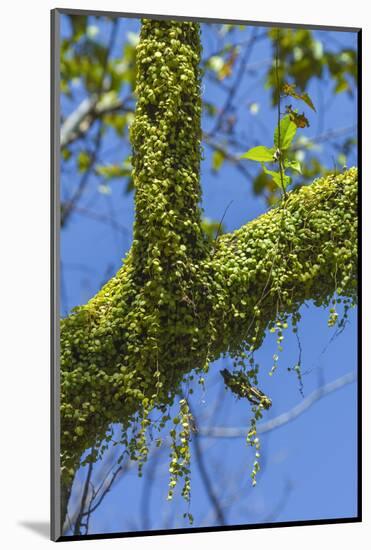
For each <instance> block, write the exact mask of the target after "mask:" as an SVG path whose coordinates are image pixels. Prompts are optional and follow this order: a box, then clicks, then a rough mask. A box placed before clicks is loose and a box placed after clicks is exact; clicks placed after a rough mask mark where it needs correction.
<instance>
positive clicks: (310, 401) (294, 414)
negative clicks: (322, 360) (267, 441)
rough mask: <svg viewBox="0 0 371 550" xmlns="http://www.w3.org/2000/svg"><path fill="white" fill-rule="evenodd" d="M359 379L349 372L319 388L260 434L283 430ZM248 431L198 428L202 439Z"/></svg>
mask: <svg viewBox="0 0 371 550" xmlns="http://www.w3.org/2000/svg"><path fill="white" fill-rule="evenodd" d="M356 379H357V377H356V374H355V373H354V372H349V373H348V374H345V375H344V376H342V377H340V378H337V379H336V380H334V381H333V382H329V383H328V384H326V385H325V386H322V387H320V388H318V389H317V390H315V391H313V392H312V393H311V394H310V395H308V397H306V398H305V399H304V400H303V401H301V402H300V403H299V404H298V405H296V406H295V407H293V408H292V409H290V410H289V411H287V412H285V413H282V414H280V415H279V416H276V418H273V419H272V420H268V421H267V422H263V423H261V424H258V431H259V433H260V434H263V433H267V432H271V431H272V430H275V429H277V428H281V427H282V426H284V425H285V424H288V423H289V422H292V421H293V420H295V419H296V418H298V417H299V416H300V415H302V414H303V413H304V412H305V411H307V410H308V409H309V408H310V407H312V406H313V405H314V403H316V402H317V401H319V400H320V399H323V398H324V397H326V396H327V395H329V394H331V393H333V392H335V391H337V390H340V389H341V388H343V387H344V386H347V385H348V384H352V383H353V382H355V381H356ZM246 430H247V427H246V426H243V427H222V426H220V427H219V426H213V427H209V428H203V427H199V428H198V435H199V436H201V437H211V438H228V439H232V438H239V437H246Z"/></svg>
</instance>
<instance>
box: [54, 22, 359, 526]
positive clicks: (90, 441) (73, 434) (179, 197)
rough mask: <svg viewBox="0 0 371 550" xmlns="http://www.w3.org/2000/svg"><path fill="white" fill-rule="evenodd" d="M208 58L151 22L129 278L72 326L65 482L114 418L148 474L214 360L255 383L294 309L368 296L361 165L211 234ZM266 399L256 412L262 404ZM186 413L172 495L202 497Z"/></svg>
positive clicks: (195, 43) (181, 30)
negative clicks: (363, 271)
mask: <svg viewBox="0 0 371 550" xmlns="http://www.w3.org/2000/svg"><path fill="white" fill-rule="evenodd" d="M199 59H200V37H199V28H198V25H197V24H193V23H183V22H171V21H170V22H169V21H161V22H159V21H149V20H145V21H143V25H142V31H141V39H140V42H139V45H138V48H137V65H138V73H137V95H138V105H137V111H136V116H135V120H134V123H133V125H132V127H131V140H132V143H133V147H134V152H133V161H132V162H133V180H134V185H135V189H136V222H135V227H134V241H133V245H132V248H131V250H130V252H129V253H128V255H127V257H126V258H125V260H124V263H123V266H122V267H121V269H120V270H119V271H118V273H117V274H116V275H115V276H114V277H113V278H112V279H111V280H110V281H109V282H108V283H107V284H106V285H105V286H104V287H103V288H102V289H101V290H100V291H99V292H98V294H97V295H96V296H95V297H94V298H92V299H91V300H90V301H89V302H88V303H87V304H86V305H84V306H81V307H78V308H76V309H75V310H74V312H73V313H72V314H71V315H70V316H69V317H67V318H66V319H63V320H62V321H61V409H60V410H61V448H62V457H61V462H62V483H64V484H66V485H68V484H70V483H71V481H72V478H73V475H74V472H75V471H76V469H77V467H78V465H79V463H80V457H81V455H82V454H83V452H84V451H86V450H87V449H93V451H92V453H91V458H90V459H91V460H95V459H97V456H98V455H97V451H96V449H98V448H100V449H102V448H104V447H106V446H107V444H108V443H109V442H110V441H112V434H110V432H107V429H108V427H109V426H110V424H112V423H121V425H122V431H123V436H122V441H123V443H125V445H126V446H127V448H128V452H129V455H130V457H131V458H132V459H133V460H137V461H138V463H139V471H140V472H141V468H142V465H143V464H144V462H145V460H146V458H147V456H148V449H149V444H150V440H151V435H150V434H151V431H152V428H156V430H158V431H160V430H162V429H164V428H165V427H167V426H168V424H169V421H170V420H171V418H170V416H171V415H170V412H169V411H171V406H172V405H173V403H174V400H175V399H176V396H177V395H178V394H179V391H180V388H181V386H182V384H183V382H184V381H186V377H187V376H188V375H189V374H190V373H191V372H195V373H196V374H197V375H198V376H199V377H200V382H201V383H203V382H202V381H203V375H204V373H205V372H207V370H208V366H209V362H210V361H212V360H215V359H217V358H218V357H220V356H221V355H222V354H224V353H229V354H230V355H231V356H232V357H233V358H235V361H236V362H237V363H238V364H239V366H241V365H243V364H244V363H245V361H247V362H248V363H249V367H248V372H249V380H251V382H252V383H254V384H255V385H257V384H258V379H257V378H258V365H257V364H256V363H255V360H254V357H253V352H254V351H255V350H256V349H258V348H259V347H260V345H261V343H262V341H263V338H264V335H265V332H266V330H267V329H268V328H270V326H271V323H272V322H276V321H279V320H282V318H283V314H284V313H286V314H287V315H290V316H291V317H292V320H294V318H295V316H297V315H298V310H299V308H300V306H301V304H302V303H303V302H304V301H305V300H308V299H312V300H314V302H315V304H316V305H318V306H320V305H322V306H327V305H329V303H330V300H331V299H332V296H333V295H334V293H336V294H337V298H336V299H337V300H338V299H339V300H344V299H346V300H348V301H349V304H348V305H349V306H351V305H352V304H353V303H354V302H355V300H356V266H357V263H356V255H357V242H356V241H357V229H356V227H357V219H356V200H357V177H358V176H357V170H356V169H351V170H349V171H347V172H345V173H343V174H339V175H337V176H330V177H328V178H324V179H322V180H318V181H317V182H315V183H314V184H313V185H312V186H309V187H304V188H302V189H300V190H299V191H297V192H296V191H295V192H290V193H289V194H288V196H287V197H286V200H285V201H284V202H283V203H282V204H281V205H279V207H277V208H275V209H272V210H271V211H270V212H268V213H267V214H265V215H263V216H261V217H260V218H258V219H256V220H254V221H253V222H251V223H249V224H247V225H246V226H244V227H242V228H240V229H238V230H237V231H234V232H233V233H230V234H227V235H222V236H219V237H218V239H217V240H216V242H215V243H214V245H213V246H212V245H211V244H210V241H209V239H208V238H207V237H206V236H205V235H204V233H203V231H202V225H201V212H200V208H199V202H200V198H201V191H200V185H199V163H200V156H201V155H200V139H201V130H200V116H201V99H200V95H201V94H200V81H199ZM293 322H294V321H293ZM277 326H278V325H277ZM255 406H257V407H258V408H257V410H256V411H255V419H257V418H258V416H259V414H260V412H262V411H261V410H260V408H259V407H260V404H259V405H255ZM155 409H156V413H158V411H160V413H161V415H160V419H159V420H156V421H154V420H153V418H154V415H152V414H151V413H152V411H154V410H155ZM257 415H258V416H257ZM156 416H157V417H158V414H156ZM178 417H179V422H178V424H177V423H176V422H175V424H174V426H175V432H172V436H174V437H173V446H172V456H171V463H170V468H171V470H172V471H170V476H171V478H170V481H171V490H172V491H173V490H174V487H175V485H174V482H175V484H176V482H177V480H178V479H179V478H180V477H183V480H184V485H183V491H182V492H183V496H184V498H185V499H186V500H189V495H190V479H189V471H188V470H189V445H188V442H189V438H190V423H191V417H190V415H189V410H188V404H187V403H186V402H183V401H181V403H180V412H179V415H178ZM177 426H178V427H177ZM172 429H174V428H173V427H172ZM251 437H252V436H251ZM254 440H255V438H254ZM158 441H159V440H158ZM100 444H101V447H99V445H100ZM256 451H257V452H258V449H256ZM257 458H258V457H257ZM187 517H188V518H189V520H190V521H191V518H190V517H189V516H187Z"/></svg>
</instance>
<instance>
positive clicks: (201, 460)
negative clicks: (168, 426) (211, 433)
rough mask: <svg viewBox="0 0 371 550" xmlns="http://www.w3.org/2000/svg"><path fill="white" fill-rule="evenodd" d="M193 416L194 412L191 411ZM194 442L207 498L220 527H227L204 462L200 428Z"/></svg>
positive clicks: (195, 433)
mask: <svg viewBox="0 0 371 550" xmlns="http://www.w3.org/2000/svg"><path fill="white" fill-rule="evenodd" d="M191 414H192V411H191ZM192 416H193V414H192ZM193 418H195V417H194V416H193ZM192 441H193V446H194V449H195V458H196V460H197V466H198V469H199V472H200V476H201V479H202V481H203V484H204V487H205V490H206V493H207V496H208V497H209V500H210V502H211V504H212V505H213V507H214V510H215V514H216V517H217V519H218V523H219V525H225V523H226V518H225V515H224V511H223V509H222V507H221V505H220V502H219V499H218V497H217V495H216V493H215V491H214V488H213V484H212V481H211V479H210V477H209V473H208V471H207V468H206V464H205V461H204V453H203V451H202V449H201V444H200V440H199V434H198V428H197V427H196V430H195V432H194V435H193V438H192Z"/></svg>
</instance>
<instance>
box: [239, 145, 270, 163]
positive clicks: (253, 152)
mask: <svg viewBox="0 0 371 550" xmlns="http://www.w3.org/2000/svg"><path fill="white" fill-rule="evenodd" d="M273 155H274V149H268V147H264V145H258V147H253V148H252V149H249V150H248V151H247V152H246V153H244V154H243V155H241V157H240V158H242V159H248V160H255V161H257V162H273V160H274V159H273Z"/></svg>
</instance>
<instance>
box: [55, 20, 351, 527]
mask: <svg viewBox="0 0 371 550" xmlns="http://www.w3.org/2000/svg"><path fill="white" fill-rule="evenodd" d="M90 23H91V25H93V26H96V27H97V28H98V30H99V33H98V35H97V36H98V37H99V39H101V40H102V41H103V42H105V43H106V41H107V33H108V30H109V23H107V22H104V23H101V22H98V21H97V20H96V19H91V21H90ZM202 27H203V28H202V39H203V45H204V55H208V53H209V52H210V51H212V48H213V46H214V44H213V43H212V39H211V38H210V31H209V30H208V29H205V26H204V25H203V26H202ZM138 30H139V22H138V21H136V20H127V19H126V20H125V19H122V20H121V21H120V27H119V32H118V38H117V43H116V45H115V50H114V56H118V55H120V52H121V51H122V46H123V44H124V43H125V41H126V40H127V37H128V35H127V33H128V32H138ZM251 32H252V28H251V27H247V28H246V29H244V30H239V31H236V33H239V34H238V40H245V39H246V38H248V37H249V36H250V35H251ZM257 32H258V33H263V32H264V29H262V28H261V29H259V28H258V29H257ZM67 33H69V23H68V21H67V20H66V19H65V18H62V36H63V35H66V34H67ZM315 36H316V39H317V40H318V41H319V42H321V43H323V44H324V45H325V46H326V47H327V48H330V49H331V50H332V51H334V52H336V51H338V50H339V47H340V46H341V47H344V46H347V47H352V48H356V35H355V34H352V33H340V32H331V33H330V32H327V31H326V32H325V31H316V32H315ZM235 38H236V40H237V35H235ZM270 57H271V50H270V41H268V40H267V39H264V40H261V41H259V42H257V44H256V45H255V48H254V50H253V52H252V56H251V59H250V63H251V64H254V65H255V66H256V67H257V68H256V73H255V74H254V77H253V78H252V77H251V75H246V77H245V79H244V81H243V83H242V86H241V88H240V91H239V94H238V101H237V104H238V106H239V108H238V122H237V130H238V131H239V132H240V133H245V134H246V135H247V136H248V139H249V142H250V146H253V145H257V144H266V145H268V146H270V144H271V140H272V138H271V136H272V134H273V128H274V125H275V121H276V111H275V110H274V109H272V107H271V102H270V91H269V90H267V89H265V88H264V79H265V73H266V70H267V59H269V58H270ZM332 90H333V83H332V82H331V81H330V79H329V78H328V76H327V75H326V76H325V78H324V79H323V80H322V82H321V83H320V84H319V83H318V82H317V81H315V80H313V81H311V83H310V85H309V87H308V90H307V91H308V92H309V94H310V96H311V98H312V100H313V102H314V104H315V105H316V106H317V115H315V114H311V116H310V123H311V126H310V128H308V129H306V130H305V131H302V130H301V131H300V132H301V133H302V134H303V135H306V136H307V137H309V138H312V137H315V136H317V135H318V134H321V135H322V134H325V133H326V132H328V131H332V130H338V129H340V130H341V129H348V133H345V134H344V138H345V137H351V136H352V135H354V136H355V132H356V130H355V126H356V122H357V111H356V101H355V99H354V98H351V97H349V96H348V95H347V94H345V93H343V94H337V95H334V93H333V91H332ZM123 93H125V91H123ZM223 94H224V92H223V91H221V89H220V87H217V86H215V85H213V84H212V83H211V82H209V81H206V80H205V81H204V83H203V99H204V100H206V101H213V102H214V103H216V104H218V105H220V104H222V103H223V101H224V97H225V96H224V95H223ZM84 97H85V92H84V90H83V89H82V88H81V86H79V83H78V82H76V85H75V89H74V99H73V101H67V100H64V99H63V101H62V113H63V114H64V115H66V114H68V113H69V112H71V111H73V110H74V108H76V106H77V105H78V103H79V102H80V101H81V99H83V98H84ZM251 103H257V104H258V106H259V110H258V113H257V114H252V113H251V111H250V110H249V105H250V104H251ZM209 124H210V121H209V120H207V119H206V118H205V119H204V120H203V128H204V129H206V130H207V129H208V126H209ZM349 129H350V130H349ZM267 132H268V134H267ZM240 152H241V153H242V152H243V151H240ZM204 153H205V160H204V161H203V163H202V190H203V203H202V206H203V209H204V213H205V215H206V216H207V217H209V218H211V219H215V220H220V219H221V217H222V215H223V213H224V211H225V208H226V206H227V205H228V204H229V203H230V202H231V201H233V202H232V203H231V205H230V207H229V208H228V211H227V213H226V215H225V218H224V224H225V227H226V230H228V231H230V230H233V229H235V228H237V227H240V226H241V225H243V224H245V223H247V222H248V221H249V220H251V219H253V218H254V217H256V216H257V215H259V214H260V213H262V212H264V211H265V210H266V209H267V206H266V203H265V200H264V199H263V198H262V197H256V196H255V195H254V194H253V192H252V189H251V181H248V180H247V179H246V177H245V176H243V175H242V174H241V173H240V172H238V171H237V170H236V169H235V167H234V166H232V165H230V164H228V163H224V164H223V166H222V168H221V170H220V172H219V173H218V174H217V175H213V174H212V173H211V171H210V166H211V152H210V150H209V149H208V147H205V149H204ZM129 154H130V150H129V148H128V147H127V145H125V144H124V143H123V142H122V141H119V140H118V139H117V138H116V137H115V135H114V134H113V132H112V133H110V132H109V133H108V134H107V136H106V137H105V141H104V147H103V148H102V154H101V157H100V161H101V162H102V163H107V164H108V163H110V162H120V161H122V160H123V159H125V158H126V157H127V156H128V155H129ZM317 154H318V156H319V158H320V159H321V161H322V162H323V163H324V164H325V165H326V166H328V167H332V166H333V158H334V147H333V145H332V143H331V142H324V143H322V145H321V148H319V149H318V151H317ZM243 162H246V161H243ZM347 163H348V166H352V165H355V164H356V163H357V161H356V157H355V152H354V151H353V152H352V153H351V155H350V156H349V158H348V159H347ZM246 167H247V168H248V169H249V170H250V171H251V172H252V173H254V170H255V166H254V163H249V165H248V164H246ZM79 177H80V175H79V174H78V173H76V171H73V170H72V171H71V170H70V171H68V172H67V173H62V176H61V194H62V198H63V197H66V196H68V194H69V193H70V192H71V190H73V189H74V187H75V186H76V185H77V183H78V181H79ZM99 183H100V182H99V180H98V179H97V178H95V177H92V178H91V181H89V185H88V187H87V191H86V193H85V194H84V196H83V197H82V200H81V203H80V205H79V206H80V207H81V209H82V210H83V209H91V210H93V211H94V212H95V213H96V214H99V215H100V216H107V217H111V218H113V219H114V220H115V221H116V222H117V223H118V224H119V225H120V229H117V228H113V227H112V226H110V225H109V224H106V223H101V222H100V221H97V220H96V219H92V218H91V217H86V216H84V215H81V214H79V213H78V212H75V213H74V214H73V215H72V217H71V218H70V220H69V223H68V224H67V226H66V227H65V228H64V229H63V231H62V232H61V265H62V286H61V314H62V315H66V314H67V313H68V311H69V310H70V309H71V307H73V306H75V305H78V304H82V303H85V302H86V301H87V300H88V299H89V298H90V297H91V296H93V295H94V294H95V293H96V291H97V290H98V289H99V288H100V286H101V285H102V283H103V282H104V281H105V280H107V279H108V278H109V277H110V276H112V275H113V274H114V273H115V272H116V271H117V269H118V268H119V267H120V265H121V262H122V258H123V257H124V255H125V253H126V251H127V250H128V249H129V247H130V244H131V238H132V223H133V215H134V209H133V195H126V194H124V193H123V188H124V182H122V181H113V182H112V184H111V185H110V191H111V192H110V194H102V193H100V192H99V190H98V187H99ZM302 315H303V318H302V321H301V324H300V327H299V332H300V340H301V346H302V353H303V356H302V365H303V367H302V368H303V371H304V373H305V375H304V377H303V382H304V395H305V396H308V395H309V394H310V393H311V392H312V391H314V390H315V389H316V388H317V387H318V386H319V385H322V384H325V383H327V382H329V381H332V380H335V379H337V378H339V377H341V376H343V375H345V374H347V373H349V372H352V371H355V370H356V368H357V359H356V343H357V333H356V311H355V310H353V311H352V313H351V317H350V323H349V324H348V326H347V327H346V330H345V331H344V332H343V333H342V334H341V335H340V336H339V337H338V338H337V339H335V340H334V341H333V342H332V343H331V345H330V346H328V348H327V350H326V352H325V353H322V351H323V349H324V348H325V346H326V345H327V344H328V342H329V340H330V339H331V336H332V335H333V332H334V330H333V329H329V328H328V327H327V318H328V312H326V311H324V310H323V309H319V308H315V307H314V306H313V305H311V304H310V303H309V304H307V305H306V307H303V308H302ZM271 336H272V335H270V336H267V338H266V340H265V342H264V344H263V346H262V348H261V349H260V350H259V352H258V358H259V362H260V364H261V365H267V368H266V369H264V368H262V369H261V383H260V385H261V387H262V388H263V389H264V391H265V392H266V393H267V394H268V395H269V396H270V397H271V398H272V400H273V407H272V408H271V409H270V411H268V412H267V414H266V417H265V419H264V420H269V419H270V418H273V417H276V416H277V415H279V414H281V413H282V412H285V411H288V410H290V409H291V408H292V407H294V406H295V405H297V404H298V403H299V402H300V401H301V400H302V399H303V397H302V396H301V395H300V392H299V388H298V382H297V379H296V377H295V375H294V374H293V373H292V372H288V371H287V367H290V366H293V365H294V364H295V362H296V360H297V356H298V344H297V341H296V337H295V335H292V334H291V335H290V331H287V335H286V338H285V345H284V351H283V352H282V355H281V357H280V361H279V367H278V369H277V371H276V373H275V375H274V376H273V377H269V376H268V375H267V372H268V370H269V369H270V365H271V358H272V354H273V353H274V351H275V342H274V338H273V337H271ZM225 366H231V362H230V361H228V359H225V360H219V361H216V362H215V363H214V364H213V365H212V367H211V369H210V374H209V375H208V377H207V383H206V391H205V393H202V392H201V391H200V390H199V389H198V388H196V391H195V394H194V395H193V396H192V400H191V405H192V408H193V409H194V411H195V412H196V413H197V417H198V418H199V421H200V424H202V425H205V426H206V425H209V424H210V423H211V424H210V425H217V426H239V427H240V426H248V422H249V417H250V411H249V406H248V404H247V403H246V402H240V401H236V400H235V399H234V397H233V396H232V395H231V394H230V393H229V392H226V391H225V389H224V385H223V381H222V378H221V376H220V375H219V370H220V368H222V367H225ZM356 409H357V403H356V383H353V384H348V385H346V386H344V387H343V388H342V389H340V390H339V391H337V392H334V393H332V394H331V395H329V396H327V397H325V398H324V399H322V400H320V401H318V402H317V403H316V404H315V405H313V406H312V407H311V408H310V409H308V410H307V412H305V413H304V414H303V415H301V416H300V417H299V418H297V419H296V420H294V421H293V422H290V423H288V424H287V425H285V426H284V427H282V428H279V429H277V430H274V431H271V432H269V433H267V434H266V435H262V437H261V441H262V455H263V465H264V467H263V471H262V472H261V474H260V475H259V477H258V483H257V486H256V487H255V488H251V482H250V479H249V474H250V471H251V467H252V462H253V454H252V452H251V450H250V449H249V448H248V447H247V446H246V444H245V441H244V438H239V439H208V438H199V440H200V445H201V447H202V452H203V456H204V459H205V463H206V464H207V469H208V473H209V475H210V479H211V482H212V484H213V490H214V492H215V493H216V494H217V495H218V499H219V500H220V502H221V503H222V509H223V512H224V515H225V521H226V523H227V524H229V525H232V524H241V523H242V524H248V523H261V522H264V521H295V520H307V519H326V518H339V517H351V516H354V515H356V513H357V510H356V500H357V495H356V479H357V464H356V460H357V456H356ZM215 411H216V412H215ZM192 453H193V455H194V454H195V453H194V449H192ZM151 464H152V466H151ZM167 464H168V453H167V452H162V453H160V454H159V456H158V457H157V458H155V462H154V464H153V462H151V463H150V464H148V465H147V467H145V469H144V473H145V475H144V477H143V478H141V479H139V478H138V476H137V474H136V470H135V468H131V469H130V470H129V471H128V472H127V473H126V474H125V475H124V476H123V477H122V479H121V480H120V481H119V482H118V483H117V484H116V485H115V486H114V487H113V488H112V490H111V491H110V493H109V494H108V495H107V497H106V498H105V499H104V501H103V502H102V504H101V506H100V507H99V508H98V510H97V511H96V512H95V513H94V514H93V515H92V516H91V520H90V529H89V532H90V533H100V532H115V531H130V530H137V529H161V528H175V527H187V525H188V524H187V522H186V521H185V520H183V518H182V513H183V512H184V511H185V505H184V502H183V501H182V499H181V497H179V498H175V499H174V501H172V502H167V501H166V499H165V496H166V492H167V483H168V477H167V475H168V474H167ZM99 468H102V465H97V474H96V475H97V479H98V475H99V472H98V470H99ZM146 468H148V469H149V474H150V473H151V472H154V475H155V479H154V480H153V481H152V482H149V480H148V476H147V474H146ZM101 471H102V470H101ZM83 475H84V471H81V472H80V473H79V478H80V479H83ZM75 492H76V493H75V494H78V492H79V487H78V484H76V486H75ZM191 512H192V514H193V516H194V519H195V521H194V526H195V527H198V526H211V525H217V524H218V521H217V520H216V519H215V516H213V514H212V508H211V506H210V501H209V499H208V496H207V495H206V493H205V489H204V485H203V483H202V481H201V478H200V472H199V468H198V466H197V463H196V461H193V464H192V501H191Z"/></svg>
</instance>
